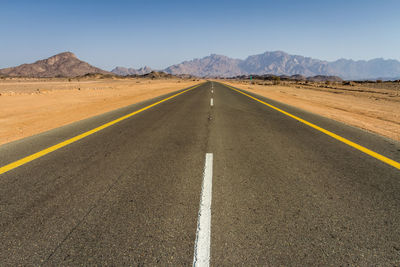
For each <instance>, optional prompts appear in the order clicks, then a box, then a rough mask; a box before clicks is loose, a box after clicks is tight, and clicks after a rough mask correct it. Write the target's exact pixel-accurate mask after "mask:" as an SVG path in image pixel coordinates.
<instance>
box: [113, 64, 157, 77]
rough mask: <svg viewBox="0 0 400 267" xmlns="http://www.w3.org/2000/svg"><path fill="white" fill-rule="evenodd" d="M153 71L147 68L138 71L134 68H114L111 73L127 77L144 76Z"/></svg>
mask: <svg viewBox="0 0 400 267" xmlns="http://www.w3.org/2000/svg"><path fill="white" fill-rule="evenodd" d="M152 71H154V70H153V69H152V68H150V67H148V66H144V67H141V68H139V69H134V68H125V67H115V68H114V69H113V70H112V71H111V72H112V73H114V74H116V75H120V76H128V75H144V74H148V73H150V72H152Z"/></svg>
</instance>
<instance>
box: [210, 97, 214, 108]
mask: <svg viewBox="0 0 400 267" xmlns="http://www.w3.org/2000/svg"><path fill="white" fill-rule="evenodd" d="M210 105H211V106H214V99H212V98H211V102H210Z"/></svg>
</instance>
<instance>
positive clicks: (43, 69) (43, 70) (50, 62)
mask: <svg viewBox="0 0 400 267" xmlns="http://www.w3.org/2000/svg"><path fill="white" fill-rule="evenodd" d="M88 73H101V74H110V72H107V71H104V70H102V69H99V68H96V67H94V66H92V65H90V64H88V63H86V62H84V61H82V60H79V59H78V58H77V57H76V56H75V55H74V54H73V53H71V52H64V53H61V54H57V55H55V56H52V57H49V58H48V59H43V60H39V61H36V62H35V63H32V64H22V65H20V66H18V67H12V68H5V69H0V75H4V76H9V77H38V78H46V77H77V76H82V75H85V74H88Z"/></svg>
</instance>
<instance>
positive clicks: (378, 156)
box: [224, 84, 400, 170]
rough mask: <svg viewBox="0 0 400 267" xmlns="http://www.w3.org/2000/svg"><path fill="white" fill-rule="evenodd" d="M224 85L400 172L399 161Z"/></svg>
mask: <svg viewBox="0 0 400 267" xmlns="http://www.w3.org/2000/svg"><path fill="white" fill-rule="evenodd" d="M224 85H225V86H226V87H228V88H230V89H232V90H235V91H236V92H239V93H241V94H243V95H245V96H247V97H249V98H251V99H254V100H256V101H258V102H260V103H261V104H264V105H266V106H268V107H270V108H272V109H274V110H276V111H279V112H281V113H283V114H285V115H286V116H289V117H291V118H293V119H295V120H298V121H300V122H302V123H304V124H306V125H308V126H310V127H312V128H314V129H316V130H318V131H320V132H323V133H324V134H326V135H329V136H330V137H333V138H335V139H336V140H339V141H340V142H343V143H345V144H347V145H349V146H351V147H353V148H355V149H358V150H359V151H361V152H364V153H365V154H367V155H370V156H371V157H374V158H376V159H378V160H380V161H382V162H384V163H386V164H388V165H390V166H393V167H395V168H396V169H398V170H400V163H399V162H397V161H394V160H392V159H389V158H387V157H385V156H382V155H381V154H378V153H376V152H374V151H372V150H370V149H368V148H366V147H363V146H361V145H359V144H356V143H354V142H352V141H350V140H348V139H346V138H344V137H341V136H339V135H337V134H334V133H332V132H330V131H328V130H325V129H324V128H321V127H319V126H317V125H315V124H313V123H311V122H308V121H306V120H303V119H302V118H299V117H297V116H295V115H292V114H290V113H289V112H286V111H284V110H282V109H280V108H277V107H275V106H273V105H271V104H268V103H266V102H264V101H262V100H260V99H258V98H255V97H252V96H251V95H249V94H246V93H244V92H242V91H240V90H237V89H236V88H233V87H231V86H229V85H226V84H224Z"/></svg>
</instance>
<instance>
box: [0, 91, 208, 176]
mask: <svg viewBox="0 0 400 267" xmlns="http://www.w3.org/2000/svg"><path fill="white" fill-rule="evenodd" d="M200 85H201V84H198V85H195V86H193V87H191V88H189V89H187V90H184V91H182V92H180V93H177V94H175V95H172V96H170V97H167V98H164V99H162V100H160V101H158V102H156V103H153V104H151V105H149V106H146V107H144V108H142V109H139V110H137V111H134V112H132V113H129V114H127V115H124V116H122V117H120V118H118V119H115V120H113V121H110V122H108V123H106V124H103V125H101V126H99V127H97V128H94V129H92V130H89V131H87V132H84V133H82V134H80V135H77V136H75V137H72V138H71V139H68V140H65V141H63V142H61V143H58V144H56V145H54V146H51V147H48V148H46V149H43V150H41V151H39V152H36V153H34V154H32V155H29V156H27V157H25V158H22V159H19V160H17V161H14V162H12V163H10V164H7V165H5V166H3V167H0V174H3V173H5V172H8V171H10V170H12V169H15V168H17V167H19V166H21V165H24V164H26V163H28V162H31V161H32V160H35V159H37V158H40V157H43V156H44V155H47V154H49V153H51V152H53V151H55V150H57V149H60V148H62V147H65V146H67V145H69V144H72V143H74V142H76V141H78V140H81V139H83V138H85V137H87V136H89V135H91V134H94V133H97V132H98V131H101V130H103V129H105V128H107V127H110V126H111V125H114V124H116V123H118V122H120V121H123V120H125V119H127V118H130V117H132V116H134V115H136V114H138V113H140V112H142V111H145V110H147V109H149V108H152V107H154V106H157V105H158V104H161V103H163V102H165V101H167V100H169V99H171V98H174V97H176V96H178V95H181V94H183V93H186V92H187V91H190V90H193V89H194V88H196V87H199V86H200Z"/></svg>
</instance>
